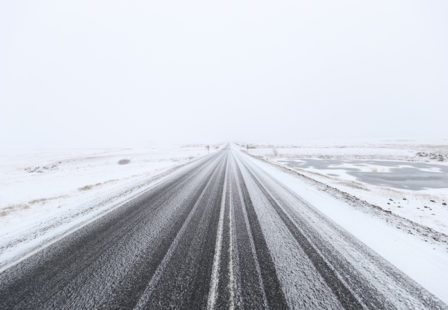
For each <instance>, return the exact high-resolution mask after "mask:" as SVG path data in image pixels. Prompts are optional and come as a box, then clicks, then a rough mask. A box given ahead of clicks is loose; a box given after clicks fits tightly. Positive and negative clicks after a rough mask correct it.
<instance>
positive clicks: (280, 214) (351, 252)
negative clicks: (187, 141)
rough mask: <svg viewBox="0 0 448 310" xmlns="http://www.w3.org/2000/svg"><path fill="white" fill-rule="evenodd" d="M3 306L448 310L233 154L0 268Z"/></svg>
mask: <svg viewBox="0 0 448 310" xmlns="http://www.w3.org/2000/svg"><path fill="white" fill-rule="evenodd" d="M0 308H1V309H64V308H69V309H92V308H112V309H132V308H136V309H173V308H174V309H206V308H208V309H264V308H270V309H286V308H291V309H361V308H369V309H393V308H401V309H403V308H413V309H424V308H426V309H447V306H446V305H445V304H443V303H442V302H441V301H440V300H438V299H437V298H436V297H434V296H433V295H432V294H430V293H429V292H428V291H426V290H425V289H423V288H422V287H421V286H419V285H418V284H417V283H415V282H414V281H413V280H411V279H410V278H409V277H408V276H406V275H405V274H403V273H402V272H400V271H399V270H398V269H396V268H395V267H393V266H392V265H391V264H389V263H388V262H387V261H385V260H384V259H383V258H381V257H379V256H378V255H377V254H375V253H374V252H373V251H372V250H370V249H369V248H367V247H366V246H365V245H363V244H362V243H361V242H359V241H358V240H357V239H356V238H355V237H353V236H352V235H351V234H349V233H347V232H346V231H345V230H344V229H342V228H341V227H339V226H338V225H336V224H335V223H334V222H333V221H332V220H330V219H329V218H327V217H326V216H324V215H323V214H322V213H320V212H319V211H317V209H315V208H314V207H313V206H312V205H310V204H309V203H307V202H305V201H304V200H303V199H301V198H300V197H299V196H297V195H296V194H294V193H292V192H290V191H289V190H288V189H286V188H285V187H284V186H283V185H281V184H279V183H278V182H276V181H275V180H274V179H272V178H271V177H270V176H269V175H267V174H266V173H264V172H263V171H262V170H261V169H260V168H258V166H256V165H254V164H253V163H252V159H250V158H249V157H247V156H246V155H243V154H241V153H240V152H239V151H237V150H235V149H230V148H226V149H223V150H221V151H219V152H216V153H214V154H212V155H209V156H206V157H204V158H202V159H200V160H198V161H196V162H194V163H193V164H191V165H189V166H188V167H186V168H184V169H181V170H179V171H177V172H175V173H173V174H172V175H170V177H168V178H166V179H164V180H163V182H160V183H159V184H157V185H156V186H154V187H153V188H151V189H149V190H148V191H146V192H144V193H143V194H141V195H140V196H139V197H137V198H135V199H133V200H131V201H129V202H126V203H125V204H123V205H122V206H120V207H118V208H115V209H113V210H111V211H110V212H108V213H107V214H105V215H104V216H102V217H100V218H98V219H97V220H95V221H93V222H91V223H90V224H87V225H84V226H83V227H82V228H80V229H78V230H76V231H75V232H73V233H71V234H69V235H67V236H66V237H64V238H62V239H61V240H59V241H57V242H54V243H52V244H50V245H49V246H47V247H44V248H42V249H41V250H40V251H38V252H37V253H35V254H34V255H32V256H29V257H27V258H26V259H23V260H21V261H19V262H18V263H17V264H15V265H13V266H11V267H9V268H8V269H6V270H4V271H3V272H2V273H1V274H0Z"/></svg>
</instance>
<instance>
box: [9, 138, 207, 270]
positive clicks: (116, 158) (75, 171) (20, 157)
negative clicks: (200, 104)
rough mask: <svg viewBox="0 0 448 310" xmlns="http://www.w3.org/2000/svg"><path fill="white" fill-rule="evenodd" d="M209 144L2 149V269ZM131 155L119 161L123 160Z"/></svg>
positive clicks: (143, 187)
mask: <svg viewBox="0 0 448 310" xmlns="http://www.w3.org/2000/svg"><path fill="white" fill-rule="evenodd" d="M207 153H208V150H207V148H206V147H205V146H200V145H198V146H157V147H152V148H151V147H147V148H130V149H66V150H46V151H34V152H30V151H28V152H17V151H3V152H2V154H1V155H0V189H1V190H0V235H1V236H2V238H1V239H0V268H2V267H4V266H6V265H7V264H9V263H11V262H13V261H15V260H17V259H18V258H20V257H22V256H23V255H26V254H27V253H30V252H32V251H33V250H35V249H37V248H39V247H40V246H42V245H43V244H46V243H48V242H51V241H52V240H55V239H56V238H58V237H60V236H62V235H64V234H65V233H67V232H68V231H71V230H72V229H75V228H76V227H78V226H79V225H82V224H84V223H86V222H87V221H89V220H90V219H92V218H95V217H96V216H99V215H101V214H103V213H104V212H106V211H108V210H110V209H111V208H113V207H114V206H117V205H120V204H121V203H123V202H124V201H126V200H127V199H129V198H130V197H134V196H135V195H137V194H138V193H141V192H142V191H144V190H146V189H147V188H148V187H149V186H151V185H153V184H154V182H155V181H156V179H158V178H159V177H162V176H163V175H164V174H165V172H167V171H169V170H170V169H172V168H174V167H176V166H179V165H182V164H184V163H187V162H188V161H190V160H192V159H194V158H196V157H199V156H202V155H205V154H207ZM123 159H126V160H129V162H128V163H126V161H125V163H124V164H120V163H119V162H120V160H123Z"/></svg>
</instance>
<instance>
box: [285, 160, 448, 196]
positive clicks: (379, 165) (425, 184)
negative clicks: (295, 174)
mask: <svg viewBox="0 0 448 310" xmlns="http://www.w3.org/2000/svg"><path fill="white" fill-rule="evenodd" d="M281 162H282V163H286V164H288V165H290V166H293V167H299V168H305V169H306V168H314V169H318V170H325V172H326V174H327V175H331V176H339V173H338V172H343V173H346V174H348V175H351V176H353V177H355V178H356V179H357V180H358V181H360V182H364V183H369V184H374V185H379V186H388V187H394V188H401V189H410V190H422V189H427V188H448V166H445V165H440V164H431V163H413V162H405V161H382V160H333V159H300V160H282V161H281Z"/></svg>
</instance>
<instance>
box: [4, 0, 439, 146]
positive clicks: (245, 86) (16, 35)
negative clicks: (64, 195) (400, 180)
mask: <svg viewBox="0 0 448 310" xmlns="http://www.w3.org/2000/svg"><path fill="white" fill-rule="evenodd" d="M0 39H1V43H0V44H1V46H0V106H1V113H0V143H1V146H5V147H14V146H23V145H26V146H83V145H85V146H95V145H117V146H118V145H129V144H138V143H143V144H150V143H160V142H175V143H196V142H205V143H214V142H224V141H248V142H271V143H300V141H303V140H308V141H309V140H316V141H318V140H319V141H320V140H329V141H333V140H334V141H337V140H340V139H365V140H369V139H382V138H387V139H396V138H410V139H423V140H424V139H434V138H444V137H446V134H447V133H448V121H447V117H448V116H447V115H448V57H447V55H448V2H446V1H444V0H440V1H427V0H422V1H413V0H403V1H396V0H379V1H370V2H367V1H354V0H353V1H348V0H340V1H331V0H328V1H324V0H317V1H298V0H291V1H287V0H278V1H260V0H258V1H248V0H242V1H241V0H238V1H236V0H230V1H196V0H193V1H175V0H163V1H129V0H127V1H111V0H107V1H92V0H87V1H82V0H77V1H60V0H55V1H48V0H42V1H2V3H1V4H0Z"/></svg>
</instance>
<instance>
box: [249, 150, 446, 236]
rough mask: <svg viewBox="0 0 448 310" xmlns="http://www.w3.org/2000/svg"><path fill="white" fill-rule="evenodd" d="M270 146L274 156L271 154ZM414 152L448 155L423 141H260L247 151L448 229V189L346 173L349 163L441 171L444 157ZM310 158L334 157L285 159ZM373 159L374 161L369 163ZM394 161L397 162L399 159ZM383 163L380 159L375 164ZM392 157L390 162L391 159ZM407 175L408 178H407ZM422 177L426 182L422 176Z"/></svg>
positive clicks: (369, 169) (370, 169) (369, 168)
mask: <svg viewBox="0 0 448 310" xmlns="http://www.w3.org/2000/svg"><path fill="white" fill-rule="evenodd" d="M273 149H275V150H276V153H277V155H276V156H274V155H273V153H274V152H273ZM418 152H426V153H434V154H443V155H445V156H446V155H447V154H448V146H447V145H424V144H378V145H365V147H364V146H350V145H345V146H336V147H334V146H326V147H325V146H321V147H313V146H309V147H305V146H302V147H276V146H269V147H267V146H260V147H255V146H254V148H251V149H249V153H250V154H251V155H257V156H262V157H264V158H265V159H266V160H268V161H271V162H273V163H276V164H281V165H283V166H286V167H288V168H290V169H294V170H296V171H298V172H299V173H301V174H303V175H305V176H307V177H310V178H312V179H314V180H317V181H319V182H321V183H324V184H326V185H329V186H331V187H333V188H336V189H338V190H340V191H342V192H345V193H348V194H350V195H353V196H355V197H358V198H360V199H361V200H364V201H367V202H368V203H370V204H373V205H376V206H378V207H380V208H382V209H384V210H387V211H389V212H391V213H393V214H395V215H398V216H400V217H403V218H406V219H408V220H411V221H412V222H415V223H418V224H420V225H423V226H426V227H429V228H431V229H434V230H436V231H438V232H441V233H444V234H448V206H447V204H448V188H435V187H431V186H430V184H429V183H428V186H426V188H424V189H421V190H412V189H403V188H394V187H391V186H387V185H385V184H377V185H375V184H371V183H367V182H365V181H363V180H362V179H358V178H357V177H355V176H353V175H352V174H350V173H349V169H350V168H356V169H358V170H359V171H360V172H366V173H375V172H378V173H385V172H389V171H390V169H391V168H395V169H396V168H404V167H411V168H412V167H414V168H415V166H414V165H415V164H419V163H424V164H430V165H432V166H433V167H428V168H419V169H420V171H422V172H432V173H435V174H436V173H440V174H441V175H442V174H443V173H444V172H441V168H442V167H445V169H446V167H447V166H448V162H439V161H438V160H434V159H433V160H431V159H430V158H429V157H420V156H418V155H417V153H418ZM308 159H315V160H316V159H317V160H335V161H336V162H337V163H335V164H333V165H331V167H330V168H331V169H325V168H318V167H298V166H294V165H291V164H288V163H287V161H293V162H298V163H303V162H305V161H306V160H308ZM372 160H373V161H375V162H377V163H373V162H369V161H372ZM396 161H400V162H401V163H400V164H398V163H397V162H396ZM380 162H383V163H384V164H379V163H380ZM392 162H393V164H394V165H393V167H392V166H390V163H392ZM411 179H412V177H409V179H408V180H404V181H403V183H404V184H405V182H406V181H409V180H411ZM422 182H424V181H422Z"/></svg>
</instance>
